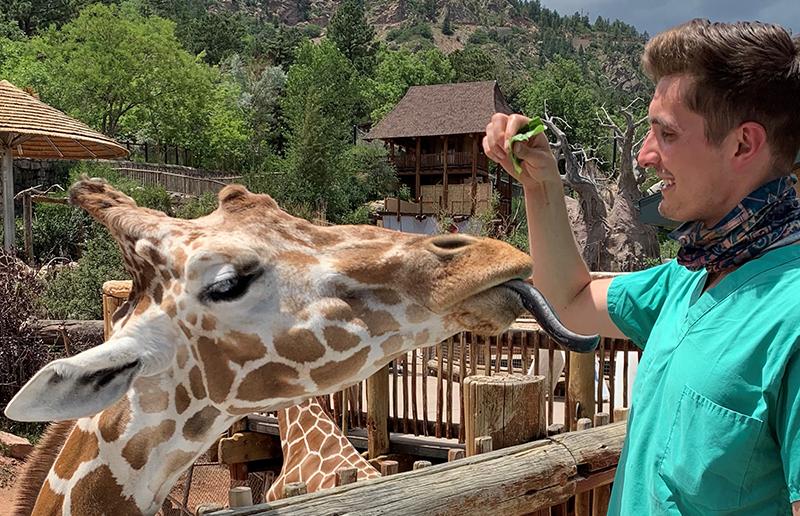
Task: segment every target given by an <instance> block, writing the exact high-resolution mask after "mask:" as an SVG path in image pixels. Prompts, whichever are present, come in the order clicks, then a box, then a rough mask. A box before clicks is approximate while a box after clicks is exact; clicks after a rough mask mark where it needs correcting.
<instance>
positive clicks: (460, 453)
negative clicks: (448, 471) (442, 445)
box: [447, 448, 465, 462]
mask: <svg viewBox="0 0 800 516" xmlns="http://www.w3.org/2000/svg"><path fill="white" fill-rule="evenodd" d="M464 457H465V453H464V450H462V449H460V448H450V449H449V450H447V462H453V461H454V460H458V459H463V458H464Z"/></svg>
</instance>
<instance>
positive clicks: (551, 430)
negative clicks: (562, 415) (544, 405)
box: [547, 423, 564, 436]
mask: <svg viewBox="0 0 800 516" xmlns="http://www.w3.org/2000/svg"><path fill="white" fill-rule="evenodd" d="M563 433H564V425H562V424H561V423H553V424H552V425H550V426H548V427H547V435H548V436H551V435H558V434H563Z"/></svg>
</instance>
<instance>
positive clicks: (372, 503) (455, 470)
mask: <svg viewBox="0 0 800 516" xmlns="http://www.w3.org/2000/svg"><path fill="white" fill-rule="evenodd" d="M625 431H626V423H625V422H618V423H614V424H610V425H604V426H599V427H597V428H592V429H588V430H585V431H581V432H571V433H566V434H561V435H555V436H552V437H550V438H548V439H546V440H540V441H535V442H531V443H526V444H522V445H518V446H512V447H509V448H504V449H501V450H495V451H491V452H488V453H483V454H478V455H474V456H472V457H467V458H462V459H458V460H455V461H452V462H448V463H446V464H439V465H436V466H433V467H426V468H423V469H418V470H415V471H409V472H406V473H401V474H396V475H391V476H387V477H383V478H379V479H373V480H365V481H359V482H356V483H353V484H349V485H344V486H340V487H336V488H333V489H328V490H324V491H318V492H316V493H311V494H307V495H301V496H296V497H292V498H286V499H283V500H278V501H276V502H272V503H269V504H262V505H256V506H252V507H248V508H241V509H228V510H222V511H218V512H213V513H211V514H213V515H214V516H273V515H275V516H277V515H283V514H292V515H297V516H304V515H309V516H310V515H315V516H316V515H335V514H431V515H439V514H442V515H444V514H463V515H472V514H487V513H489V512H492V513H496V514H503V515H504V516H505V515H508V516H514V515H522V514H528V515H534V516H544V515H564V516H567V515H575V516H590V515H592V516H594V515H601V514H605V513H606V510H607V507H608V499H609V494H610V483H611V482H612V480H613V476H614V473H615V471H616V465H617V463H618V461H619V455H620V452H621V450H622V445H623V442H624V440H625Z"/></svg>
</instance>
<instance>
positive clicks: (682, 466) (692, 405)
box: [658, 385, 764, 514]
mask: <svg viewBox="0 0 800 516" xmlns="http://www.w3.org/2000/svg"><path fill="white" fill-rule="evenodd" d="M763 425H764V423H763V422H762V421H760V420H758V419H756V418H753V417H750V416H746V415H744V414H740V413H738V412H735V411H733V410H730V409H727V408H725V407H723V406H721V405H719V404H717V403H715V402H713V401H711V400H710V399H708V398H706V397H705V396H703V395H702V394H700V393H698V392H697V391H695V390H694V389H692V388H691V387H689V386H688V385H687V386H684V389H683V392H682V394H681V398H680V401H679V402H678V407H677V410H676V412H675V417H674V420H673V422H672V429H671V430H670V434H669V437H668V438H667V443H666V447H665V449H664V456H663V458H662V459H661V462H660V464H659V467H658V474H659V476H660V477H661V478H662V480H663V481H664V484H665V485H666V487H667V489H668V491H669V492H668V493H665V495H666V496H669V497H671V498H673V499H675V500H676V501H678V502H679V505H681V506H683V507H687V508H688V507H693V508H695V509H696V510H697V511H698V512H697V513H698V514H702V512H703V511H704V510H705V511H725V510H730V509H735V508H737V507H741V504H742V502H743V500H742V488H743V485H744V482H745V479H746V477H747V473H748V467H749V464H750V459H751V457H752V454H753V451H754V448H755V445H756V442H757V441H758V437H759V434H760V433H761V431H762V427H763Z"/></svg>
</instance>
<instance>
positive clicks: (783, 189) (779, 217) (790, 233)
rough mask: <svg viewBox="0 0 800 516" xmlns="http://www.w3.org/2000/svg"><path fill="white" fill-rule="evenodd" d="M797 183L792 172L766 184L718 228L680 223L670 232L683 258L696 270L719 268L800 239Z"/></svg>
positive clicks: (739, 263) (736, 264) (753, 193)
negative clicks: (679, 247)
mask: <svg viewBox="0 0 800 516" xmlns="http://www.w3.org/2000/svg"><path fill="white" fill-rule="evenodd" d="M796 182H797V179H796V178H795V177H794V175H791V176H784V177H781V178H778V179H775V180H773V181H770V182H769V183H766V184H764V185H762V186H760V187H759V188H757V189H756V190H755V191H754V192H752V193H750V195H748V196H747V197H745V198H744V199H742V200H741V201H740V202H739V204H738V205H737V206H736V207H735V208H734V209H733V210H731V211H730V212H729V213H728V214H727V215H725V217H723V219H722V220H721V221H719V223H717V225H715V226H714V227H713V228H710V229H708V228H706V227H705V226H704V224H703V223H702V222H686V223H684V224H682V225H681V226H679V227H678V228H677V229H675V230H674V231H673V232H672V233H670V234H669V236H670V238H672V239H673V240H677V241H678V243H679V244H680V245H681V249H680V251H678V263H680V264H681V265H683V266H684V267H686V268H687V269H689V270H692V271H696V270H700V269H702V268H705V269H706V270H707V271H708V272H719V271H723V270H726V269H730V268H732V267H737V266H739V265H741V264H743V263H745V262H747V261H749V260H752V259H753V258H755V257H757V256H758V255H760V254H761V253H762V252H764V251H765V250H766V249H768V248H770V247H777V246H780V245H786V244H789V243H793V242H795V241H797V240H800V199H798V198H797V195H796V193H795V190H794V184H795V183H796Z"/></svg>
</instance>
